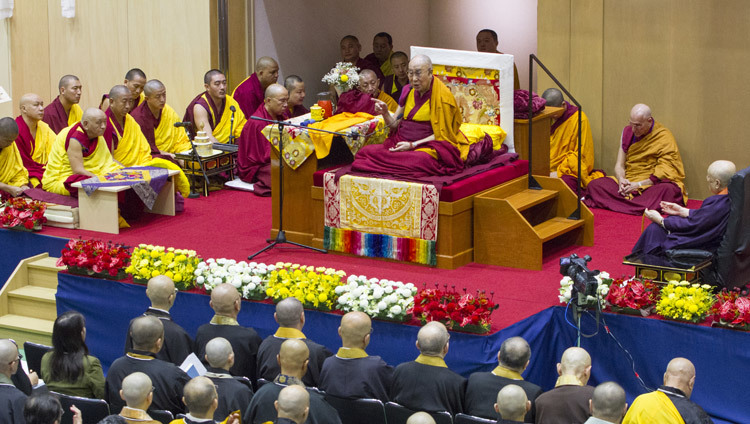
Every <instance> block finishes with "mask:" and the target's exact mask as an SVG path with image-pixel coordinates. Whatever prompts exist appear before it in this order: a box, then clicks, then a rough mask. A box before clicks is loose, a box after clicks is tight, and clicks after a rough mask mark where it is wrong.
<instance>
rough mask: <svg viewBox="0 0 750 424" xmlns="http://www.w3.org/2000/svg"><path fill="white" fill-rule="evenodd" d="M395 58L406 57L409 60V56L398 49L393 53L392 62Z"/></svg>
mask: <svg viewBox="0 0 750 424" xmlns="http://www.w3.org/2000/svg"><path fill="white" fill-rule="evenodd" d="M393 59H404V60H406V61H407V62H408V61H409V56H408V55H407V54H406V53H404V52H402V51H397V52H393V54H392V55H391V62H393Z"/></svg>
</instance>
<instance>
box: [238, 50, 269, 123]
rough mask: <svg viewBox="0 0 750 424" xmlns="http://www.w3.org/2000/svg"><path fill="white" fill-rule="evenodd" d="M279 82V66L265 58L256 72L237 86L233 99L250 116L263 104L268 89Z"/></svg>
mask: <svg viewBox="0 0 750 424" xmlns="http://www.w3.org/2000/svg"><path fill="white" fill-rule="evenodd" d="M278 80H279V64H278V63H276V61H275V60H273V59H272V58H270V57H267V56H263V57H261V58H260V59H258V62H257V63H256V64H255V72H253V74H252V75H250V76H249V77H247V78H245V79H244V80H243V81H242V82H241V83H239V84H238V85H237V87H236V88H235V89H234V91H233V92H232V97H234V100H235V101H237V104H239V105H240V109H242V113H244V114H245V116H250V115H252V114H253V113H255V111H256V110H257V109H258V106H260V105H261V104H262V103H263V97H264V95H265V92H266V88H267V87H268V86H269V85H271V84H275V83H276V81H278Z"/></svg>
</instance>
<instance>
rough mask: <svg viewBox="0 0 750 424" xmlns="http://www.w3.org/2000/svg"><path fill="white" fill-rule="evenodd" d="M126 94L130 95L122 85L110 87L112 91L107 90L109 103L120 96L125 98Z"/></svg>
mask: <svg viewBox="0 0 750 424" xmlns="http://www.w3.org/2000/svg"><path fill="white" fill-rule="evenodd" d="M128 94H130V90H129V89H128V87H126V86H124V85H122V84H119V85H116V86H114V87H112V89H111V90H109V99H110V101H112V100H117V99H119V98H121V97H122V96H127V95H128Z"/></svg>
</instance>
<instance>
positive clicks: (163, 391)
mask: <svg viewBox="0 0 750 424" xmlns="http://www.w3.org/2000/svg"><path fill="white" fill-rule="evenodd" d="M130 337H131V338H132V340H133V348H132V349H131V350H130V351H128V352H127V353H126V354H125V356H122V357H120V358H118V359H116V360H115V361H114V362H113V363H112V365H111V366H110V367H109V370H108V371H107V378H106V380H105V384H104V386H105V400H106V401H107V402H108V403H109V407H110V411H111V412H112V413H119V412H120V410H121V409H122V407H123V406H125V403H124V401H123V399H122V397H120V389H122V381H123V380H124V379H125V377H127V376H128V375H130V374H132V373H134V372H139V371H140V372H142V373H144V374H146V375H147V376H148V377H149V378H150V379H151V382H152V384H153V386H154V396H153V402H152V404H153V407H154V409H166V410H167V411H170V412H172V413H173V414H180V413H183V412H184V411H185V409H184V406H183V404H182V388H183V386H184V385H185V384H186V383H187V382H188V381H189V380H190V377H188V375H187V374H185V372H184V371H182V370H181V369H180V368H179V367H177V366H176V365H175V364H172V363H170V362H165V361H162V360H161V359H156V354H157V353H158V352H159V351H160V350H161V347H162V345H163V342H164V325H163V324H162V323H161V320H159V318H157V317H155V316H148V315H147V316H142V317H138V318H136V319H134V320H133V322H132V325H131V326H130Z"/></svg>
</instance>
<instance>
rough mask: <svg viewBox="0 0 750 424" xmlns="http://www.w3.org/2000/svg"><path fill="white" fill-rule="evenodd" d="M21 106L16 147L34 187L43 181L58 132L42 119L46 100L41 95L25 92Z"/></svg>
mask: <svg viewBox="0 0 750 424" xmlns="http://www.w3.org/2000/svg"><path fill="white" fill-rule="evenodd" d="M19 106H20V110H21V114H20V115H19V116H18V117H17V118H16V124H18V137H16V147H18V151H19V153H20V154H21V159H22V160H23V166H24V167H25V168H26V171H28V173H29V183H30V184H31V186H32V187H38V186H39V185H40V184H41V183H42V177H43V175H44V166H45V165H46V164H47V157H48V155H49V151H50V150H51V149H52V143H54V142H55V137H57V134H55V132H54V131H52V129H51V128H50V127H49V125H47V124H46V123H45V122H44V121H42V117H43V116H44V101H43V100H42V98H41V97H39V96H38V95H36V94H25V95H23V96H22V97H21V102H20V105H19Z"/></svg>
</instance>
